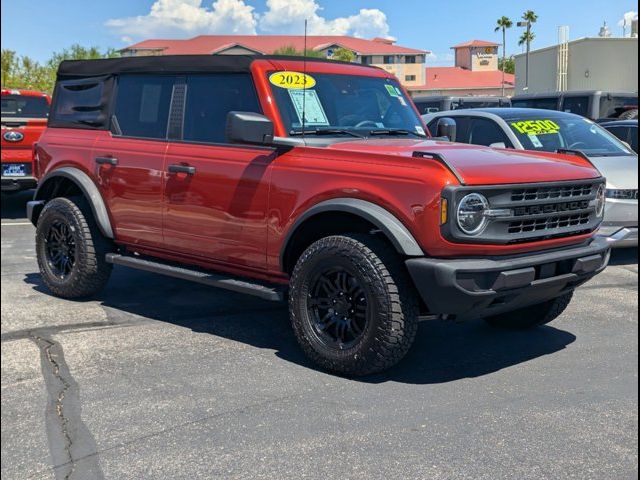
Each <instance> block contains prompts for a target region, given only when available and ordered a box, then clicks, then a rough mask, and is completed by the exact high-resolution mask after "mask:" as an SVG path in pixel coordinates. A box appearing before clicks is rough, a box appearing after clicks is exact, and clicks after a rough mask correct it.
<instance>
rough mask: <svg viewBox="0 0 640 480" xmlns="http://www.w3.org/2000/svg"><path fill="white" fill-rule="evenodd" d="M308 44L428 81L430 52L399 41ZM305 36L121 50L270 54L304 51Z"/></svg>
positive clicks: (161, 42) (205, 39) (407, 80)
mask: <svg viewBox="0 0 640 480" xmlns="http://www.w3.org/2000/svg"><path fill="white" fill-rule="evenodd" d="M306 45H307V48H309V49H312V50H314V51H316V52H320V53H322V54H323V56H326V57H327V58H331V57H332V56H333V54H334V53H335V51H336V50H338V49H340V48H344V49H347V50H350V51H352V52H353V54H354V56H355V61H356V62H357V63H362V64H366V65H373V66H376V67H380V68H383V69H384V70H386V71H388V72H390V73H392V74H393V75H395V76H396V77H398V79H399V80H400V82H401V83H402V84H403V85H404V86H406V87H415V86H418V85H424V83H425V80H426V78H425V62H426V56H427V54H428V53H429V52H427V51H425V50H417V49H414V48H407V47H403V46H400V45H396V44H395V41H393V40H389V39H384V38H374V39H372V40H366V39H363V38H355V37H347V36H331V35H324V36H309V37H307V39H306ZM304 46H305V38H304V37H303V36H299V35H201V36H198V37H194V38H190V39H186V40H165V39H154V40H145V41H143V42H140V43H136V44H134V45H131V46H128V47H125V48H123V49H122V50H120V53H121V54H122V55H123V56H143V55H185V54H206V55H266V54H272V53H274V52H275V51H278V50H280V49H282V48H283V47H293V48H294V49H296V50H298V51H302V50H303V49H304Z"/></svg>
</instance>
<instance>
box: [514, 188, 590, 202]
mask: <svg viewBox="0 0 640 480" xmlns="http://www.w3.org/2000/svg"><path fill="white" fill-rule="evenodd" d="M593 188H594V187H593V185H561V186H555V187H536V188H518V189H516V190H514V191H513V193H512V194H511V201H512V202H523V201H526V200H547V199H556V198H574V197H586V196H588V195H591V194H592V193H595V192H594V191H593Z"/></svg>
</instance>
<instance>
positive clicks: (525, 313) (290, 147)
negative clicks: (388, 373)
mask: <svg viewBox="0 0 640 480" xmlns="http://www.w3.org/2000/svg"><path fill="white" fill-rule="evenodd" d="M36 165H37V169H36V171H37V172H38V174H39V178H40V185H39V187H38V190H37V192H36V194H35V197H34V200H33V201H31V202H29V204H28V208H27V210H28V216H29V218H30V219H31V221H32V222H33V223H34V224H35V225H36V226H37V231H36V250H37V256H38V263H39V266H40V271H41V274H42V277H43V279H44V282H45V284H46V285H47V286H48V287H49V289H50V290H51V291H52V292H53V293H54V294H56V295H59V296H61V297H65V298H77V297H83V296H88V295H93V294H95V293H96V292H98V291H99V290H100V289H101V288H102V287H103V286H104V285H105V283H106V282H107V280H108V278H109V275H110V272H111V269H112V265H113V264H118V265H125V266H129V267H134V268H140V269H143V270H149V271H154V272H158V273H163V274H166V275H170V276H174V277H179V278H185V279H191V280H194V281H197V282H201V283H206V284H209V285H213V286H217V287H222V288H226V289H230V290H235V291H239V292H244V293H249V294H253V295H257V296H259V297H262V298H265V299H269V300H280V299H284V298H286V297H288V301H289V309H290V316H291V321H292V325H293V329H294V332H295V335H296V337H297V339H298V341H299V343H300V345H301V347H302V348H303V350H304V351H305V353H306V354H307V355H308V356H309V357H310V358H311V359H313V360H314V361H315V362H316V363H317V364H319V365H321V366H322V367H324V368H326V369H329V370H331V371H334V372H339V373H342V374H349V375H361V374H367V373H372V372H377V371H381V370H384V369H386V368H388V367H390V366H392V365H394V364H395V363H397V362H398V361H399V360H400V359H401V358H402V357H403V356H404V355H405V353H406V352H407V351H408V349H409V347H410V346H411V344H412V342H413V340H414V337H415V334H416V329H417V323H418V319H419V317H420V316H421V315H437V316H442V317H449V318H453V317H456V318H459V319H464V318H485V319H486V320H487V321H488V322H489V323H491V324H492V325H496V326H503V327H509V328H525V327H533V326H537V325H541V324H544V323H547V322H550V321H551V320H553V319H555V318H556V317H557V316H558V315H560V314H561V313H562V312H563V310H564V309H565V308H566V307H567V305H568V303H569V301H570V300H571V296H572V294H573V291H574V289H575V288H576V287H578V286H579V285H581V284H583V283H584V282H586V281H587V280H589V279H590V278H592V277H593V276H594V275H596V274H597V273H598V272H600V271H602V270H603V269H604V268H605V267H606V265H607V262H608V259H609V252H610V250H609V246H608V244H607V242H606V241H605V240H603V239H598V238H595V237H594V232H595V231H596V230H597V228H598V226H599V224H600V222H601V220H602V215H603V212H604V202H605V195H604V185H605V180H604V179H603V178H602V177H601V175H600V173H599V172H598V171H597V170H596V169H595V168H594V167H593V166H592V165H591V164H590V163H589V162H588V161H587V160H586V159H584V158H581V157H579V156H572V155H557V154H532V153H522V152H516V151H499V150H493V149H489V148H484V147H477V146H473V145H460V144H451V143H447V142H438V141H434V140H431V139H429V138H428V132H425V126H424V124H423V123H422V120H421V119H420V116H419V115H418V112H417V111H416V109H415V107H414V106H413V104H412V102H411V101H410V99H409V98H408V96H407V95H406V93H405V91H404V90H403V89H402V87H401V86H400V85H399V83H398V82H397V80H396V79H395V77H393V76H391V75H390V74H388V73H386V72H384V71H383V70H380V69H376V68H371V67H366V66H361V65H354V64H344V63H339V62H332V61H321V60H310V59H309V60H308V61H306V62H304V61H301V60H300V59H293V58H286V57H244V56H237V57H232V56H175V57H172V56H165V57H141V58H127V59H110V60H94V61H72V62H63V63H62V64H61V66H60V69H59V71H58V81H57V84H56V89H55V93H54V97H53V105H52V113H51V118H50V121H49V127H48V128H47V130H46V131H45V132H44V134H43V136H42V138H41V140H40V141H39V142H38V146H37V149H36ZM132 295H135V292H132Z"/></svg>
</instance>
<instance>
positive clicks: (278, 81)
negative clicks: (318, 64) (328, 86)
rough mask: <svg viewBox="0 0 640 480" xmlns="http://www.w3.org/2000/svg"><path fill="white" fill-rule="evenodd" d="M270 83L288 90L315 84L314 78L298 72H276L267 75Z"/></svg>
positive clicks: (309, 86) (310, 86) (300, 88)
mask: <svg viewBox="0 0 640 480" xmlns="http://www.w3.org/2000/svg"><path fill="white" fill-rule="evenodd" d="M269 82H271V84H272V85H275V86H276V87H280V88H286V89H288V90H302V89H304V88H313V87H315V86H316V79H315V78H313V77H312V76H311V75H307V74H306V73H300V72H286V71H285V72H276V73H272V74H271V75H270V76H269Z"/></svg>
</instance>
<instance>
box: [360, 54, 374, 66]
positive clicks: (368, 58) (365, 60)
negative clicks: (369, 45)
mask: <svg viewBox="0 0 640 480" xmlns="http://www.w3.org/2000/svg"><path fill="white" fill-rule="evenodd" d="M372 63H373V57H372V56H370V55H363V56H362V64H363V65H371V64H372Z"/></svg>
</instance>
